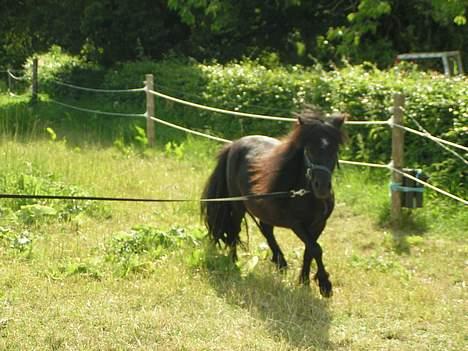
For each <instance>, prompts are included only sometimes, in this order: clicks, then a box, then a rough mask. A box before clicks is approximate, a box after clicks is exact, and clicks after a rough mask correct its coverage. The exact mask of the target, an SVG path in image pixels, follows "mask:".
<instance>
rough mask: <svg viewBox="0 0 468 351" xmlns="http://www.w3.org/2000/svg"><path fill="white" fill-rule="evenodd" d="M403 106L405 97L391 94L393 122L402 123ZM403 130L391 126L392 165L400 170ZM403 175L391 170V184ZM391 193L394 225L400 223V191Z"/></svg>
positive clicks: (397, 182) (400, 181) (401, 179)
mask: <svg viewBox="0 0 468 351" xmlns="http://www.w3.org/2000/svg"><path fill="white" fill-rule="evenodd" d="M404 106H405V97H404V96H403V95H402V94H395V95H394V96H393V123H395V124H399V125H403V123H404V118H403V108H404ZM404 132H405V131H404V130H403V129H401V128H397V127H395V126H393V128H392V166H393V167H394V168H396V169H399V170H402V168H403V164H404V157H403V153H404V142H405V134H404ZM402 183H403V176H402V175H401V174H399V173H397V172H392V184H400V185H401V184H402ZM391 193H392V207H391V211H390V215H391V222H392V224H393V225H395V226H399V225H400V223H401V192H400V191H398V190H396V189H393V188H392V190H391Z"/></svg>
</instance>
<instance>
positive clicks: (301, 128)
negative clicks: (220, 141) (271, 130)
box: [202, 110, 345, 297]
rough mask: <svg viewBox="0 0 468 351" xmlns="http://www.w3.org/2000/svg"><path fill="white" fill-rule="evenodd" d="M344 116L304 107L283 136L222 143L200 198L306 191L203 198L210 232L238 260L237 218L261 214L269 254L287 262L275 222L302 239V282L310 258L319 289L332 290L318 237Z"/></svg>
mask: <svg viewBox="0 0 468 351" xmlns="http://www.w3.org/2000/svg"><path fill="white" fill-rule="evenodd" d="M344 120H345V117H344V116H342V115H336V116H333V117H330V118H325V117H324V116H323V115H322V114H321V113H319V112H314V111H309V110H308V111H304V112H302V113H301V114H300V115H299V116H298V120H297V123H296V125H295V126H294V128H293V130H292V131H291V132H290V133H289V134H288V135H287V136H285V137H284V138H283V139H281V140H277V139H273V138H270V137H266V136H247V137H243V138H241V139H239V140H236V141H235V142H233V143H232V144H229V145H228V146H226V147H225V148H224V149H223V150H222V151H221V152H220V154H219V156H218V163H217V165H216V167H215V169H214V171H213V173H212V174H211V176H210V178H209V179H208V182H207V183H206V186H205V189H204V191H203V195H202V196H203V198H223V197H231V196H244V195H251V194H265V193H275V192H288V191H291V190H300V189H304V190H307V191H308V192H307V194H306V195H304V196H302V197H294V198H291V197H282V198H262V199H248V200H246V201H243V202H234V201H232V202H205V203H202V215H203V217H204V219H205V223H206V226H207V228H208V232H209V235H210V236H211V237H212V238H213V239H214V240H215V241H216V242H220V241H222V242H223V243H224V244H226V245H227V246H229V247H230V248H231V253H232V255H233V258H234V259H236V258H237V255H236V246H237V244H239V243H240V238H239V233H240V230H241V222H242V219H243V217H244V215H245V213H246V212H248V213H250V214H251V215H253V216H255V217H257V218H258V219H259V227H260V230H261V232H262V234H263V235H264V236H265V238H266V240H267V242H268V245H269V246H270V248H271V251H272V253H273V257H272V261H273V262H274V263H275V264H276V265H277V267H278V268H280V269H284V268H286V267H287V263H286V260H285V258H284V255H283V252H282V251H281V249H280V247H279V246H278V243H277V242H276V239H275V237H274V235H273V227H275V226H278V227H284V228H290V229H292V230H293V231H294V233H296V235H297V236H298V237H299V238H300V239H301V240H302V241H303V242H304V244H305V251H304V261H303V265H302V270H301V275H300V281H301V282H302V283H303V284H309V280H310V278H309V275H310V265H311V262H312V259H315V261H316V262H317V273H316V274H315V277H314V278H315V280H316V281H317V282H318V285H319V287H320V293H321V294H322V295H323V296H326V297H329V296H331V295H332V284H331V282H330V280H329V279H328V276H329V275H328V273H327V272H326V270H325V267H324V264H323V261H322V248H321V247H320V245H319V244H318V242H317V239H318V238H319V236H320V234H321V233H322V231H323V229H324V228H325V224H326V221H327V219H328V217H329V216H330V214H331V213H332V211H333V208H334V195H333V191H332V185H331V180H332V173H333V170H334V168H335V166H336V164H337V162H338V148H339V145H340V144H341V143H342V142H343V133H342V131H341V126H342V124H343V122H344Z"/></svg>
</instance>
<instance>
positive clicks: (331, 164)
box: [294, 110, 346, 199]
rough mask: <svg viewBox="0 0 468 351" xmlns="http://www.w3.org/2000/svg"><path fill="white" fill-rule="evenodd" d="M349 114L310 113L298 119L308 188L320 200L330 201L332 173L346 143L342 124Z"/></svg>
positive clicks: (298, 135) (298, 133)
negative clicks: (340, 151)
mask: <svg viewBox="0 0 468 351" xmlns="http://www.w3.org/2000/svg"><path fill="white" fill-rule="evenodd" d="M345 119H346V115H343V114H334V115H332V116H330V117H324V116H323V115H322V114H321V113H320V112H316V111H311V110H306V111H304V112H302V113H301V114H299V115H298V116H297V125H296V128H295V131H294V132H295V134H296V136H297V139H296V140H297V146H298V148H300V149H301V151H300V152H302V154H303V160H304V167H305V170H306V174H305V176H306V179H307V183H308V184H307V185H308V186H307V187H308V188H309V190H311V191H312V192H313V194H314V195H315V197H317V198H319V199H324V198H328V197H329V196H330V194H331V190H332V183H331V182H332V173H333V171H334V169H335V166H336V165H337V164H338V150H339V146H340V144H342V143H343V141H344V133H343V131H342V128H341V127H342V125H343V123H344V121H345Z"/></svg>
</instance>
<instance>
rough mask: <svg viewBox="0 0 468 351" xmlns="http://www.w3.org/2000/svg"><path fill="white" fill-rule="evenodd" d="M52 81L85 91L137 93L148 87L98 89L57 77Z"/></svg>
mask: <svg viewBox="0 0 468 351" xmlns="http://www.w3.org/2000/svg"><path fill="white" fill-rule="evenodd" d="M50 81H52V82H54V83H55V84H57V85H61V86H64V87H68V88H72V89H77V90H83V91H90V92H94V93H135V92H140V91H145V90H146V89H145V88H144V87H143V88H133V89H96V88H87V87H83V86H79V85H74V84H70V83H66V82H62V81H60V80H57V79H50Z"/></svg>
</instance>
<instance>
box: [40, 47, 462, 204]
mask: <svg viewBox="0 0 468 351" xmlns="http://www.w3.org/2000/svg"><path fill="white" fill-rule="evenodd" d="M54 55H55V56H54ZM57 55H58V57H60V59H58V62H62V64H61V66H60V65H55V66H54V65H51V66H50V67H48V68H47V69H48V70H49V71H48V72H49V73H47V74H50V75H51V76H54V77H62V76H63V75H66V74H69V76H68V77H69V80H70V81H73V82H74V83H77V84H80V83H81V84H83V85H86V86H93V87H101V88H108V89H124V88H136V87H141V86H143V80H144V78H145V75H146V74H148V73H152V74H153V75H154V81H155V90H157V91H160V92H163V93H166V94H168V95H172V96H175V97H179V98H182V99H185V100H188V101H192V102H196V103H200V104H205V105H209V106H214V107H219V108H224V109H229V110H236V111H243V112H252V113H259V114H269V115H277V116H286V117H291V116H293V113H294V112H297V111H299V110H300V109H301V107H303V106H304V105H305V104H311V105H315V106H317V107H319V108H321V109H323V110H324V111H326V112H331V111H334V110H336V111H342V112H347V113H349V114H350V115H351V120H353V119H359V120H387V119H389V118H390V117H391V106H392V104H393V94H394V93H395V92H401V93H403V94H404V95H405V96H406V107H405V115H406V123H405V124H406V125H407V126H409V127H412V128H417V126H416V124H415V123H414V121H413V119H415V120H417V121H418V122H419V123H421V124H422V125H423V126H424V127H425V128H426V129H428V130H429V131H430V132H431V133H432V134H433V135H435V136H439V137H441V138H444V139H447V140H450V141H453V142H455V143H457V144H463V143H465V142H466V133H467V126H466V119H467V117H468V84H467V78H465V77H457V78H446V77H444V76H442V75H439V74H433V73H424V72H420V71H417V70H416V69H415V68H414V66H411V65H400V66H397V67H394V68H392V69H390V70H385V71H383V70H379V69H378V68H376V67H375V66H374V65H372V64H363V65H359V66H346V67H344V68H342V69H340V70H334V71H324V70H323V69H321V68H320V67H317V68H305V67H302V66H278V65H276V66H274V65H273V66H272V67H266V66H264V65H262V64H260V63H258V62H256V61H250V60H246V61H244V62H235V63H229V64H225V65H221V64H218V63H212V64H201V63H197V62H194V61H190V60H188V59H167V60H164V61H159V62H152V61H141V62H135V63H123V64H120V65H117V66H115V67H114V68H113V69H110V70H108V71H104V70H103V69H99V68H98V67H94V66H92V65H89V64H82V63H80V61H79V60H78V61H77V60H76V59H73V58H70V57H67V56H65V57H63V53H60V52H58V51H57V49H56V52H55V53H52V54H49V56H50V57H52V58H54V59H55V57H56V56H57ZM49 56H47V55H45V56H44V60H45V57H49ZM57 67H58V68H57ZM60 67H61V68H60ZM90 67H94V68H92V69H91V68H90ZM86 69H88V73H92V72H99V73H98V74H96V75H94V74H82V75H81V76H80V77H81V78H80V79H81V80H78V79H77V80H75V79H74V76H73V75H72V73H73V72H75V71H76V72H79V71H80V70H81V71H83V70H86ZM43 70H44V69H42V68H41V72H42V71H43ZM93 70H95V71H93ZM81 71H80V72H81ZM47 74H46V76H47ZM92 79H95V80H96V81H94V82H93V81H92ZM67 80H68V79H67ZM86 80H87V81H86ZM100 81H102V83H100ZM63 90H64V89H62V91H63ZM55 93H58V91H54V90H52V91H51V94H55ZM78 93H79V92H78ZM83 94H85V93H83ZM91 96H94V99H96V101H98V103H99V104H100V105H103V104H107V105H106V106H111V104H112V106H117V110H119V109H120V110H121V111H127V110H133V111H134V112H141V110H142V109H144V106H145V96H144V93H143V92H142V93H135V94H120V95H115V94H110V95H106V94H100V95H91ZM156 115H157V117H160V118H163V119H165V120H168V121H171V122H174V123H176V124H179V125H183V126H186V127H189V128H193V129H197V130H201V131H207V132H209V133H211V134H214V135H218V136H222V137H225V138H229V139H234V138H238V137H240V136H242V135H246V134H253V133H261V134H267V135H271V136H278V135H281V134H283V133H286V132H287V131H288V130H289V129H290V123H288V122H273V121H267V120H259V119H249V118H239V117H234V116H230V115H222V114H219V113H215V112H207V111H203V110H199V109H195V108H192V107H188V106H183V105H180V104H177V103H174V102H170V101H167V100H163V99H160V98H157V99H156ZM160 130H161V131H162V132H160V134H159V135H160V137H161V136H162V141H163V142H164V143H167V142H168V141H170V140H173V139H177V138H179V139H180V136H181V135H183V134H182V133H181V132H180V131H176V130H173V129H170V128H167V127H161V128H160ZM347 130H348V134H349V143H348V144H347V145H346V147H345V149H344V150H343V155H342V156H343V158H347V159H353V160H359V161H369V162H375V163H388V162H389V161H390V148H391V129H390V128H389V127H388V126H382V125H375V126H348V127H347ZM405 161H406V165H407V166H408V167H412V168H423V169H424V171H425V172H426V173H428V174H429V175H430V176H431V182H432V183H434V184H436V185H440V186H442V187H444V188H446V189H448V190H450V191H452V192H455V193H457V194H458V195H461V196H465V195H466V194H467V190H466V189H464V188H463V184H464V183H466V175H465V173H464V169H465V165H464V163H463V161H461V160H459V159H458V158H456V157H454V156H453V155H452V154H450V153H448V152H447V151H446V150H444V149H442V148H441V147H440V146H439V145H437V144H435V143H434V142H432V141H430V140H427V139H425V138H422V137H420V136H416V135H412V134H409V133H407V137H406V141H405Z"/></svg>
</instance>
